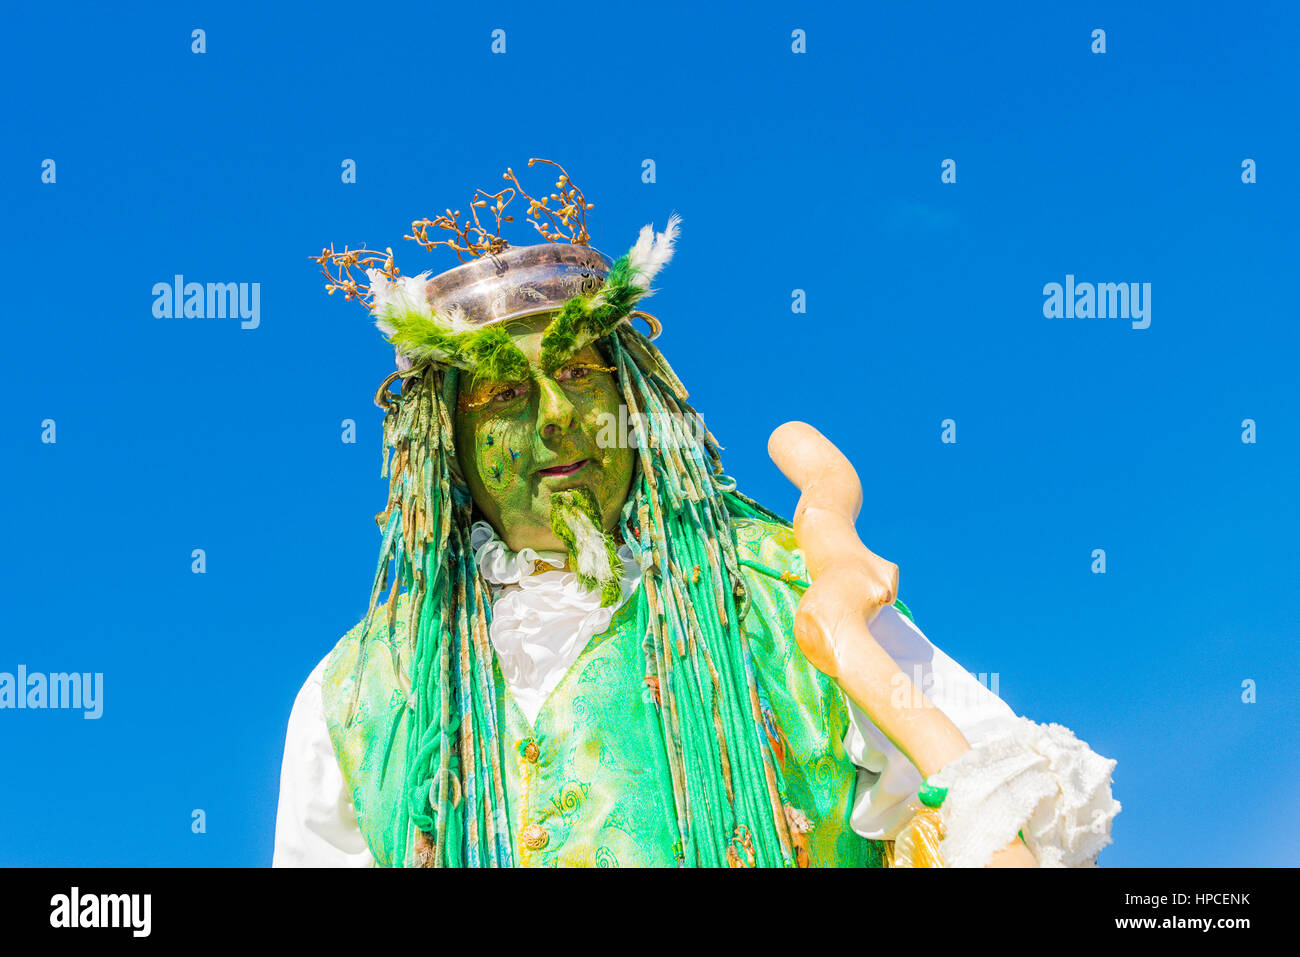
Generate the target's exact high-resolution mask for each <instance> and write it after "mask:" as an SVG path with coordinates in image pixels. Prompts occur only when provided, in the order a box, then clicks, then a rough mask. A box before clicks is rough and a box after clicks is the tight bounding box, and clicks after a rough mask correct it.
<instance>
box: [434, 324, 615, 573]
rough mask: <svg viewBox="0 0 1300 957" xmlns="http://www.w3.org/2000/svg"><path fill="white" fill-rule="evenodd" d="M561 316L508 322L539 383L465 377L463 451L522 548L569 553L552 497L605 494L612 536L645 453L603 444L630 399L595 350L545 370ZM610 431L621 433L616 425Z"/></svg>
mask: <svg viewBox="0 0 1300 957" xmlns="http://www.w3.org/2000/svg"><path fill="white" fill-rule="evenodd" d="M552 316H553V314H546V315H541V316H534V317H530V318H528V319H521V320H518V321H517V322H511V323H509V324H508V325H507V327H506V331H507V332H509V333H510V336H511V339H513V341H514V343H515V345H517V346H518V347H519V349H520V351H522V352H523V354H524V355H525V356H526V357H527V359H528V364H529V367H530V368H531V369H532V370H533V378H532V379H529V380H522V381H518V382H488V381H483V380H480V381H478V382H474V381H473V377H472V376H471V375H469V374H468V373H461V375H460V391H459V396H458V400H457V409H456V428H455V431H456V449H457V457H458V459H459V461H460V467H461V472H462V474H463V475H464V476H465V481H466V483H467V484H468V485H469V490H470V493H471V494H472V495H473V496H474V503H475V504H476V505H477V506H478V508H479V511H481V512H482V513H483V516H484V517H485V518H486V519H487V520H488V521H489V522H491V523H492V525H493V527H494V528H496V530H497V532H498V534H500V535H501V538H502V539H503V540H504V541H505V543H506V544H507V545H508V546H509V547H510V548H511V549H513V550H514V551H519V550H520V549H522V548H535V549H551V550H555V551H563V550H564V548H565V546H564V544H563V543H562V542H561V541H560V540H559V539H558V538H556V536H555V533H554V532H553V531H551V521H550V515H551V495H552V494H553V493H555V492H557V491H559V490H561V489H568V488H578V487H580V486H585V487H586V488H588V489H590V490H591V492H592V494H594V495H595V496H596V501H597V503H599V505H600V512H601V518H602V520H603V522H604V527H605V530H606V531H610V530H612V529H613V528H614V526H615V525H616V524H617V522H618V519H619V513H620V512H621V511H622V508H623V503H624V502H625V501H626V500H627V495H628V489H629V488H630V487H631V484H632V471H633V466H634V463H635V455H636V453H635V451H634V450H633V449H630V448H625V447H622V448H620V447H613V448H601V447H600V444H599V443H598V442H597V441H596V437H597V435H598V434H599V433H600V431H601V425H602V423H605V422H607V421H608V420H606V419H604V418H603V416H605V415H612V416H613V417H614V419H615V421H617V419H618V410H619V405H620V403H621V402H622V397H621V395H620V394H619V390H618V385H617V383H616V382H615V379H614V376H613V374H612V370H610V369H609V367H608V365H607V363H606V361H605V359H604V357H603V356H601V354H600V353H599V352H597V351H596V349H595V348H594V347H593V346H587V347H586V348H585V349H583V350H582V351H580V352H578V353H577V354H576V355H574V356H573V357H572V358H571V359H569V360H568V361H567V362H565V363H564V364H563V365H561V366H560V367H559V368H558V369H555V370H554V372H553V374H548V373H546V372H544V371H543V369H542V366H541V363H540V356H541V348H542V333H543V331H544V330H545V329H546V326H547V325H548V324H549V323H550V321H551V318H552ZM605 431H606V434H608V433H609V432H610V431H611V430H610V429H606V430H605Z"/></svg>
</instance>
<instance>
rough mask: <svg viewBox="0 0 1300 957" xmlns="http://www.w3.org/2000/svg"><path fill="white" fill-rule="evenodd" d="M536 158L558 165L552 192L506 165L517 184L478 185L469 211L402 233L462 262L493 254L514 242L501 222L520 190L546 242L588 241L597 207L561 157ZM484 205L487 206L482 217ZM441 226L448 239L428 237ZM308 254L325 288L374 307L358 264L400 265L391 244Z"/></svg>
mask: <svg viewBox="0 0 1300 957" xmlns="http://www.w3.org/2000/svg"><path fill="white" fill-rule="evenodd" d="M535 163H545V164H546V165H547V166H553V167H555V169H556V170H557V171H558V174H557V176H556V179H555V189H556V192H552V193H548V194H546V195H544V196H542V197H541V198H540V199H539V198H536V197H533V196H530V195H529V194H528V192H527V191H526V190H525V189H524V188H523V186H522V185H521V184H520V182H519V179H518V177H516V176H515V171H514V170H513V169H510V168H507V169H506V171H505V173H504V174H503V175H502V178H503V179H506V180H509V181H510V182H511V183H512V184H513V185H512V186H506V187H503V188H502V189H500V190H499V191H497V192H495V193H489V192H487V191H486V190H483V189H478V190H475V192H474V198H473V199H472V200H471V201H470V204H469V215H468V216H467V217H464V218H462V215H461V211H460V210H459V209H457V210H452V209H450V208H449V209H447V210H446V211H445V212H444V213H442V214H441V215H440V216H436V217H434V218H433V219H428V218H427V217H426V218H425V219H417V220H414V221H412V223H411V232H410V234H409V235H404V236H402V238H403V239H407V240H411V241H413V242H415V243H417V244H418V245H419V246H421V247H423V248H424V249H425V250H427V251H430V252H431V251H433V250H434V249H436V248H437V247H439V246H446V247H447V248H448V249H450V250H451V251H452V252H454V253H455V254H456V258H457V259H458V260H460V261H461V262H462V263H463V262H469V261H472V260H475V259H481V258H482V257H484V256H495V255H497V254H498V253H500V252H501V251H502V250H504V249H506V248H508V247H509V245H510V243H509V241H507V240H506V239H505V238H504V237H503V236H502V235H501V227H502V225H503V224H505V223H513V222H514V221H515V218H514V216H512V215H510V214H509V213H508V212H507V210H508V208H509V206H510V203H511V202H512V201H513V200H514V199H515V198H516V197H517V196H522V197H523V198H524V199H525V200H527V201H528V213H527V218H528V222H530V223H532V224H533V228H534V229H536V230H537V231H538V232H539V233H541V235H542V237H543V238H544V239H545V240H546V241H547V242H550V243H571V244H573V245H575V246H588V245H590V244H591V235H590V234H589V233H588V232H587V211H588V210H590V209H594V208H595V206H594V204H592V203H589V202H587V198H586V196H584V195H583V192H582V190H581V189H579V188H578V187H577V186H576V185H574V183H573V180H571V179H570V178H569V173H568V170H566V169H565V168H564V167H563V166H561V165H560V164H559V163H557V162H555V161H554V160H548V159H542V158H540V157H533V158H532V159H530V160H529V161H528V165H529V166H530V167H531V166H532V165H533V164H535ZM483 211H486V212H485V213H483V217H482V218H480V213H481V212H483ZM489 215H490V216H491V220H489V222H488V223H487V225H484V219H487V218H488V216H489ZM439 230H441V231H442V232H443V234H444V235H445V234H448V233H449V234H451V235H450V236H449V237H448V238H445V239H438V238H430V233H431V231H432V235H433V237H437V236H438V231H439ZM310 258H311V259H313V260H314V261H315V262H316V263H318V264H319V265H320V267H321V273H322V274H323V275H324V276H325V278H326V279H328V280H329V282H328V283H326V285H325V291H326V292H327V293H329V294H330V295H333V294H334V292H335V291H336V290H342V291H343V297H344V299H346V300H348V301H349V302H350V301H351V300H353V299H355V300H357V301H358V302H360V303H361V304H362V305H363V306H365V307H366V308H367V309H372V310H373V308H374V304H373V303H372V302H371V298H372V297H371V295H370V284H369V283H367V282H365V281H363V279H358V278H357V277H356V276H354V275H353V273H352V271H353V270H354V269H360V270H361V271H362V272H363V273H364V272H365V271H366V270H368V269H378V270H379V271H380V272H381V273H382V274H383V275H384V276H385V277H387V279H388V280H389V281H392V280H395V279H397V278H398V276H399V275H400V270H398V268H397V265H396V264H395V263H394V261H393V249H392V247H391V246H389V247H387V248H386V249H385V250H384V251H383V252H379V251H377V250H374V249H365V248H362V249H349V248H348V247H346V246H345V247H344V248H343V250H342V251H341V252H340V251H336V250H335V249H334V247H333V245H331V246H330V247H329V248H328V249H322V250H321V253H320V255H319V256H312V257H310Z"/></svg>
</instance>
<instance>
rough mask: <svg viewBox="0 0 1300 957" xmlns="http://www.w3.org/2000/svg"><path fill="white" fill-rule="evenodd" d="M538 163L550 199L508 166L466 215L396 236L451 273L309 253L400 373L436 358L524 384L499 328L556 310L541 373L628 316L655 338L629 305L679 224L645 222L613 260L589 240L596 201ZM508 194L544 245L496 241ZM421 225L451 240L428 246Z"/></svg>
mask: <svg viewBox="0 0 1300 957" xmlns="http://www.w3.org/2000/svg"><path fill="white" fill-rule="evenodd" d="M539 162H540V163H546V164H548V165H550V166H554V167H555V168H556V169H557V170H559V174H558V177H557V179H556V181H555V188H556V190H558V192H553V193H550V194H549V195H547V196H544V197H542V198H541V199H535V198H534V197H532V196H530V195H528V194H527V193H526V192H524V190H523V187H522V186H521V185H520V184H519V180H518V179H517V178H516V176H515V173H514V171H513V170H511V169H508V170H506V172H505V174H504V178H505V179H507V180H509V181H510V182H511V183H513V184H514V185H513V186H507V187H505V188H504V189H502V190H500V191H499V192H496V193H488V192H486V191H485V190H482V189H479V190H478V191H477V192H476V193H475V196H474V199H473V201H472V202H471V203H470V214H469V217H468V218H464V219H462V216H461V211H460V210H455V211H452V210H451V209H448V210H447V211H446V212H445V213H443V214H442V215H440V216H438V217H436V218H435V219H427V218H426V219H420V220H415V221H414V222H412V223H411V234H410V235H407V236H404V237H403V238H404V239H408V240H412V241H414V242H416V243H418V244H419V245H420V246H422V247H424V248H425V249H426V250H433V249H435V248H436V247H438V246H446V247H448V248H449V249H451V250H453V251H454V252H455V253H456V256H457V258H458V259H460V261H461V263H462V265H460V266H458V267H456V268H454V269H450V270H448V271H446V272H444V273H441V274H439V275H437V276H434V277H432V278H430V274H429V272H427V271H426V272H422V273H420V274H419V275H416V276H403V275H402V274H401V272H400V270H399V269H398V267H397V265H396V262H395V259H394V256H393V250H392V247H388V248H387V249H386V250H385V251H384V252H383V253H380V252H377V251H375V250H371V249H364V248H363V249H349V248H347V247H344V249H343V250H342V251H341V252H336V251H335V250H334V248H333V247H332V246H331V247H330V248H329V249H322V250H321V254H320V255H319V256H317V257H314V258H315V260H316V262H318V263H319V264H320V265H321V268H322V271H323V272H324V274H325V276H326V278H328V279H329V280H330V281H329V283H328V284H327V285H326V287H325V288H326V290H327V291H328V292H329V293H331V294H333V293H334V292H335V291H337V290H342V292H343V294H344V296H345V298H347V299H349V300H352V299H356V300H358V301H359V302H361V303H362V304H363V305H365V306H366V308H367V309H369V310H370V311H371V314H372V315H373V316H374V319H375V325H376V326H378V327H379V329H380V331H382V332H383V333H384V335H385V336H386V337H387V338H388V341H389V342H391V343H392V344H393V346H394V347H395V348H396V350H397V365H398V369H399V370H400V371H406V370H409V369H411V368H413V367H418V366H420V365H422V364H427V363H430V362H433V363H441V364H445V365H450V366H454V367H457V368H460V369H464V370H467V371H470V372H472V373H474V374H475V375H476V376H481V377H485V378H491V379H499V380H512V379H519V378H525V377H526V376H527V375H528V367H527V362H526V360H524V358H523V355H522V353H520V352H519V350H518V349H517V348H515V347H514V344H513V342H512V341H511V339H510V337H509V335H508V334H507V333H506V332H505V330H504V328H502V326H503V324H504V323H506V322H507V321H509V320H511V319H520V318H525V317H528V316H533V315H539V314H543V313H549V312H558V313H559V314H558V315H557V316H556V317H555V319H554V320H553V321H552V322H551V324H550V325H549V326H548V327H547V330H546V334H545V337H544V339H543V354H542V364H543V367H544V368H545V367H547V366H548V365H550V364H554V363H558V362H562V361H564V360H565V359H567V358H568V357H569V356H571V355H573V354H574V353H576V352H577V351H579V350H580V349H582V348H583V347H584V346H586V345H587V344H588V343H590V342H592V341H594V340H596V339H600V338H602V337H604V336H606V335H608V334H609V333H610V332H612V331H613V330H614V328H615V327H617V326H618V325H619V324H620V323H622V322H623V321H625V320H628V319H630V318H632V317H633V316H640V317H643V318H644V319H645V320H646V321H647V323H648V324H649V325H650V328H651V336H650V338H651V339H653V338H654V337H655V336H657V335H658V332H659V329H660V325H659V321H658V320H657V319H655V318H654V317H653V316H651V315H649V314H648V313H643V312H640V311H638V310H637V309H636V305H637V303H638V302H639V301H640V300H641V299H643V298H645V297H646V296H649V295H650V294H651V292H652V290H651V288H650V283H651V282H653V281H654V278H655V276H656V275H658V273H659V271H660V270H661V269H662V268H663V267H664V266H665V265H666V264H667V263H668V261H669V260H670V259H671V258H672V255H673V243H674V241H675V240H676V238H677V230H678V223H679V222H680V217H678V216H677V215H676V214H675V213H674V214H673V215H671V216H669V218H668V223H667V225H666V227H665V228H664V230H663V232H660V233H658V234H656V233H655V231H654V228H653V226H652V225H649V224H647V225H646V226H644V227H642V229H641V234H640V236H639V237H638V238H637V241H636V244H635V245H634V246H633V247H632V248H631V249H630V250H628V252H627V253H626V254H624V255H623V256H622V257H621V258H619V259H618V260H616V261H615V260H611V259H610V258H609V257H608V256H606V255H605V254H603V253H601V252H599V251H598V250H596V249H594V248H592V246H591V245H590V236H589V234H588V232H587V211H588V210H590V209H592V208H593V204H591V203H589V202H587V199H586V197H585V196H584V195H583V193H582V190H580V189H579V188H578V187H577V186H575V185H574V184H573V182H572V181H571V180H570V179H569V175H568V173H567V172H566V171H565V170H564V168H563V167H562V166H560V165H559V164H558V163H554V162H552V161H551V160H543V159H536V158H534V159H530V160H529V161H528V165H529V166H532V165H533V164H534V163H539ZM516 196H522V197H523V198H524V199H526V200H527V201H528V213H527V217H528V221H529V222H530V223H532V224H533V226H534V228H535V229H536V230H537V231H538V232H539V233H540V234H541V235H542V237H543V238H544V239H546V240H547V241H546V242H545V243H543V244H540V245H533V246H511V245H510V244H509V242H508V241H507V240H505V239H504V238H503V237H502V236H501V227H502V225H503V224H504V223H510V222H513V221H514V217H513V216H512V215H510V214H509V213H508V210H509V207H510V204H511V202H512V201H513V200H514V199H515V198H516ZM484 210H486V211H487V212H486V213H482V211H484ZM481 215H490V216H491V217H493V219H494V220H495V224H494V229H492V230H489V229H488V227H486V226H484V225H483V220H482V218H481ZM430 230H434V231H435V232H434V235H435V236H436V235H437V232H436V231H437V230H441V231H443V232H444V233H449V234H451V237H452V238H449V239H430V238H429V237H430ZM466 257H468V259H467V258H466ZM354 268H360V269H361V270H362V271H363V272H364V275H365V280H366V281H364V282H362V281H359V280H358V279H357V277H355V276H354V275H353V269H354Z"/></svg>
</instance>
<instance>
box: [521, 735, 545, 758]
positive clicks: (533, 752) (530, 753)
mask: <svg viewBox="0 0 1300 957" xmlns="http://www.w3.org/2000/svg"><path fill="white" fill-rule="evenodd" d="M539 754H541V748H539V747H538V746H537V742H536V741H534V740H533V739H532V738H529V739H528V740H527V741H525V742H524V760H525V761H527V762H528V763H529V764H536V763H537V756H538V755H539Z"/></svg>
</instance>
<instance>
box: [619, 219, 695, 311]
mask: <svg viewBox="0 0 1300 957" xmlns="http://www.w3.org/2000/svg"><path fill="white" fill-rule="evenodd" d="M681 221H682V218H681V216H679V215H677V213H673V214H672V215H671V216H669V217H668V225H667V226H665V227H664V231H663V232H662V233H659V234H658V235H655V231H654V224H653V223H646V224H645V225H644V226H642V227H641V234H640V235H639V236H637V239H636V245H635V246H633V247H632V249H631V252H630V253H629V254H628V255H629V263H630V265H631V266H632V268H633V269H634V270H635V271H636V280H635V281H636V284H637V285H638V286H640V287H641V288H642V289H644V290H646V294H647V295H649V293H650V283H652V282H654V278H655V276H657V275H659V270H661V269H663V268H664V266H666V265H668V261H669V260H670V259H672V258H673V243H675V242H676V241H677V233H678V232H679V231H680V224H681Z"/></svg>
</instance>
